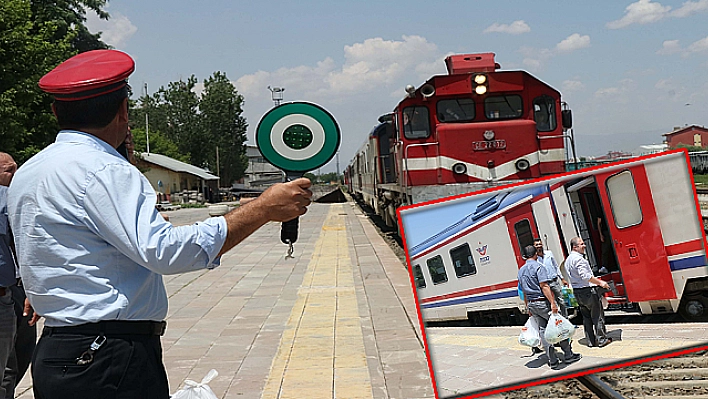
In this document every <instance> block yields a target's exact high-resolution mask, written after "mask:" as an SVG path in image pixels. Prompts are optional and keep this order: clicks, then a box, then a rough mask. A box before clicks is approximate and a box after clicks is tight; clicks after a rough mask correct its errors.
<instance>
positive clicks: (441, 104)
mask: <svg viewBox="0 0 708 399" xmlns="http://www.w3.org/2000/svg"><path fill="white" fill-rule="evenodd" d="M437 113H438V120H439V121H440V122H443V123H448V122H469V121H471V120H473V119H474V100H472V99H471V98H458V99H453V100H440V101H438V105H437Z"/></svg>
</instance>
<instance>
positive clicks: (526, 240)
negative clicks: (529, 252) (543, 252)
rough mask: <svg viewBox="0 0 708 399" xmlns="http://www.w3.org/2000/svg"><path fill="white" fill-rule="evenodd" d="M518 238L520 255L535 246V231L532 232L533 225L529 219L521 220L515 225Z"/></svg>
mask: <svg viewBox="0 0 708 399" xmlns="http://www.w3.org/2000/svg"><path fill="white" fill-rule="evenodd" d="M514 231H515V232H516V238H517V240H518V241H519V250H520V253H522V254H523V253H524V248H526V247H527V246H529V245H533V231H531V223H529V220H528V219H524V220H520V221H518V222H516V224H515V225H514Z"/></svg>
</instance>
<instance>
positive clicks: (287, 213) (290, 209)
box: [254, 177, 312, 222]
mask: <svg viewBox="0 0 708 399" xmlns="http://www.w3.org/2000/svg"><path fill="white" fill-rule="evenodd" d="M311 185H312V183H311V182H310V180H309V179H307V178H304V177H301V178H299V179H296V180H293V181H291V182H287V183H279V184H275V185H273V186H272V187H270V188H269V189H267V190H266V191H264V192H263V194H261V195H260V196H259V197H258V199H257V202H259V203H260V205H261V206H263V207H265V208H266V210H267V216H268V219H269V220H271V221H274V222H287V221H288V220H292V219H295V218H296V217H298V216H302V215H304V214H305V212H307V206H308V205H310V204H311V203H312V201H311V198H312V191H310V190H309V188H310V186H311ZM255 202H256V201H254V203H255Z"/></svg>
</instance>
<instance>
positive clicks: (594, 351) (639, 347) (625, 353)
mask: <svg viewBox="0 0 708 399" xmlns="http://www.w3.org/2000/svg"><path fill="white" fill-rule="evenodd" d="M582 337H583V335H582V333H580V334H578V333H576V336H575V339H578V338H582ZM428 343H429V344H430V345H431V346H433V347H434V346H435V345H457V346H465V347H477V348H509V349H517V348H518V350H520V351H523V352H528V348H527V347H525V346H522V345H521V344H519V343H518V338H517V337H494V336H460V335H442V334H441V335H438V334H431V335H429V336H428ZM700 343H702V342H701V341H693V340H679V339H676V340H671V339H666V340H658V339H657V340H649V339H623V340H622V341H616V342H613V343H612V344H610V345H609V346H606V347H604V348H588V347H587V346H584V345H578V344H576V345H573V351H574V352H578V353H580V354H582V355H583V356H592V357H600V358H607V359H624V358H626V359H632V358H636V357H642V356H647V355H650V354H654V353H660V352H666V351H669V350H674V349H678V348H685V347H690V346H695V345H698V344H700Z"/></svg>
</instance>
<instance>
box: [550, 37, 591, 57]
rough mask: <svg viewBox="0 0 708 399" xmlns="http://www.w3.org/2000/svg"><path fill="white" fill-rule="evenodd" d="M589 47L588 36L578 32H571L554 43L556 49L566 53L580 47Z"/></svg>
mask: <svg viewBox="0 0 708 399" xmlns="http://www.w3.org/2000/svg"><path fill="white" fill-rule="evenodd" d="M585 47H590V36H588V35H583V36H580V34H579V33H573V34H572V35H570V36H568V37H567V38H565V39H564V40H562V41H561V42H560V43H558V44H556V50H558V51H559V52H563V53H567V52H570V51H575V50H578V49H581V48H585Z"/></svg>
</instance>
